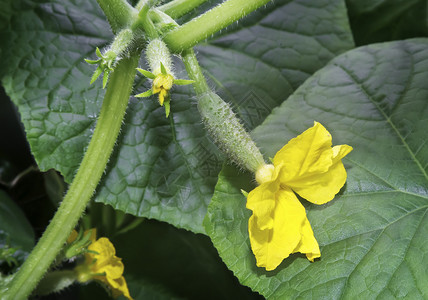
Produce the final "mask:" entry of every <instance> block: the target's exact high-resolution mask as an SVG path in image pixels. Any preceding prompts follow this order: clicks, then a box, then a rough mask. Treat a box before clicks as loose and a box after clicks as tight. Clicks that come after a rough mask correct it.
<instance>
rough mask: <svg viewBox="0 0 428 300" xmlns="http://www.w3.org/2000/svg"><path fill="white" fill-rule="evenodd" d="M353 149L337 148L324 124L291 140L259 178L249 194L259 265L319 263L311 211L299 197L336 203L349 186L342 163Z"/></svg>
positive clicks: (251, 231)
mask: <svg viewBox="0 0 428 300" xmlns="http://www.w3.org/2000/svg"><path fill="white" fill-rule="evenodd" d="M351 151H352V147H350V146H348V145H340V146H334V147H332V142H331V135H330V133H329V132H328V131H327V130H326V129H325V128H324V126H322V125H321V124H320V123H317V122H315V123H314V126H313V127H311V128H309V129H308V130H306V131H305V132H303V133H302V134H300V135H299V136H297V137H296V138H294V139H292V140H290V141H289V142H288V144H287V145H285V146H284V147H283V148H282V149H281V150H279V151H278V152H277V153H276V155H275V157H274V159H273V165H264V166H262V167H261V168H259V170H258V171H257V173H256V180H257V182H258V183H259V184H260V185H259V186H258V187H256V188H255V189H254V190H252V191H251V192H250V193H249V194H248V198H247V208H248V209H250V210H252V211H253V215H252V216H251V217H250V220H249V222H248V230H249V235H250V242H251V248H252V251H253V253H254V255H255V257H256V260H257V266H259V267H264V268H266V270H268V271H271V270H274V269H275V268H276V267H277V266H278V265H279V264H280V263H281V262H282V260H283V259H285V258H286V257H288V256H289V255H290V254H291V253H296V252H300V253H304V254H306V257H307V258H308V259H309V260H310V261H313V260H314V259H315V258H318V257H320V256H321V253H320V250H319V246H318V243H317V241H316V239H315V237H314V233H313V231H312V228H311V225H310V224H309V221H308V219H307V217H306V211H305V208H304V207H303V205H302V204H301V203H300V201H299V200H298V199H297V196H296V194H295V193H297V194H299V195H300V196H301V197H303V198H305V199H306V200H308V201H310V202H312V203H315V204H324V203H326V202H328V201H330V200H332V199H333V198H334V196H335V195H336V194H337V193H338V192H339V190H340V189H341V188H342V186H343V185H344V184H345V181H346V170H345V168H344V166H343V163H342V161H341V159H342V158H343V157H345V156H346V155H347V154H348V153H349V152H351Z"/></svg>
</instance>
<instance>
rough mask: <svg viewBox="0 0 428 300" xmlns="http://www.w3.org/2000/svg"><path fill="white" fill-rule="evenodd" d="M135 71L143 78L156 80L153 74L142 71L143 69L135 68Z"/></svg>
mask: <svg viewBox="0 0 428 300" xmlns="http://www.w3.org/2000/svg"><path fill="white" fill-rule="evenodd" d="M137 71H138V72H140V73H141V74H143V75H144V76H146V77H147V78H150V79H155V78H156V76H155V74H153V73H152V72H150V71H147V70H144V69H140V68H137Z"/></svg>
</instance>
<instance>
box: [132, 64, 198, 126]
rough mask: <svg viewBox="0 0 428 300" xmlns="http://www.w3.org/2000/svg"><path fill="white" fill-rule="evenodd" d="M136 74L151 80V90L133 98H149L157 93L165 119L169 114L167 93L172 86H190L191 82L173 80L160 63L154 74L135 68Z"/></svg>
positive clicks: (167, 70)
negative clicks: (138, 73) (163, 107)
mask: <svg viewBox="0 0 428 300" xmlns="http://www.w3.org/2000/svg"><path fill="white" fill-rule="evenodd" d="M137 70H138V72H140V73H141V74H143V75H144V76H145V77H147V78H150V79H153V84H152V88H151V89H150V90H148V91H145V92H144V93H141V94H138V95H135V97H150V96H151V95H154V94H157V93H159V104H160V105H161V106H164V104H165V114H166V117H168V116H169V112H170V95H169V91H170V89H171V88H172V86H173V85H174V84H176V85H187V84H191V83H193V82H194V81H193V80H186V79H174V76H173V75H172V73H171V71H170V70H169V69H167V68H165V66H164V65H163V63H160V68H159V69H156V70H155V72H154V73H152V72H150V71H147V70H143V69H140V68H137Z"/></svg>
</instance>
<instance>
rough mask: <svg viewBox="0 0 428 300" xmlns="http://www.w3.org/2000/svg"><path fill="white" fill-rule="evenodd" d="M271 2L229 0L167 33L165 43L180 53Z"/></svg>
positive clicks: (264, 0)
mask: <svg viewBox="0 0 428 300" xmlns="http://www.w3.org/2000/svg"><path fill="white" fill-rule="evenodd" d="M269 1H270V0H252V1H249V0H228V1H226V2H223V3H222V4H220V5H218V6H216V7H214V8H213V9H211V10H209V11H207V12H206V13H204V14H203V15H201V16H199V17H197V18H195V19H193V20H191V21H190V22H187V23H186V24H183V25H182V26H180V27H178V28H177V29H174V30H172V31H170V32H169V33H167V34H166V35H165V37H164V41H165V43H166V44H167V45H168V47H169V48H170V50H171V51H172V52H175V53H180V52H182V51H183V50H185V49H188V48H190V47H192V46H194V45H196V44H197V43H199V42H200V41H203V40H205V39H207V38H208V37H210V36H211V35H212V34H213V33H215V32H217V31H219V30H221V29H223V28H225V27H226V26H228V25H230V24H232V23H233V22H236V21H238V20H239V19H241V18H242V17H244V16H246V15H247V14H249V13H251V12H252V11H254V10H256V9H257V8H259V7H261V6H263V5H265V4H267V3H268V2H269Z"/></svg>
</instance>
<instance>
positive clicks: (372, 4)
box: [346, 0, 428, 45]
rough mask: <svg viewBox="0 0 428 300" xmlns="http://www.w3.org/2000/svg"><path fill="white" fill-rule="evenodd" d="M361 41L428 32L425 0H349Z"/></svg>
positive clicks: (390, 38) (350, 16)
mask: <svg viewBox="0 0 428 300" xmlns="http://www.w3.org/2000/svg"><path fill="white" fill-rule="evenodd" d="M346 4H347V7H348V11H349V19H350V23H351V28H352V33H353V34H354V38H355V42H356V44H357V45H366V44H370V43H375V42H385V41H391V40H401V39H407V38H413V37H426V36H428V21H427V20H428V7H427V1H425V0H406V1H402V0H346Z"/></svg>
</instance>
